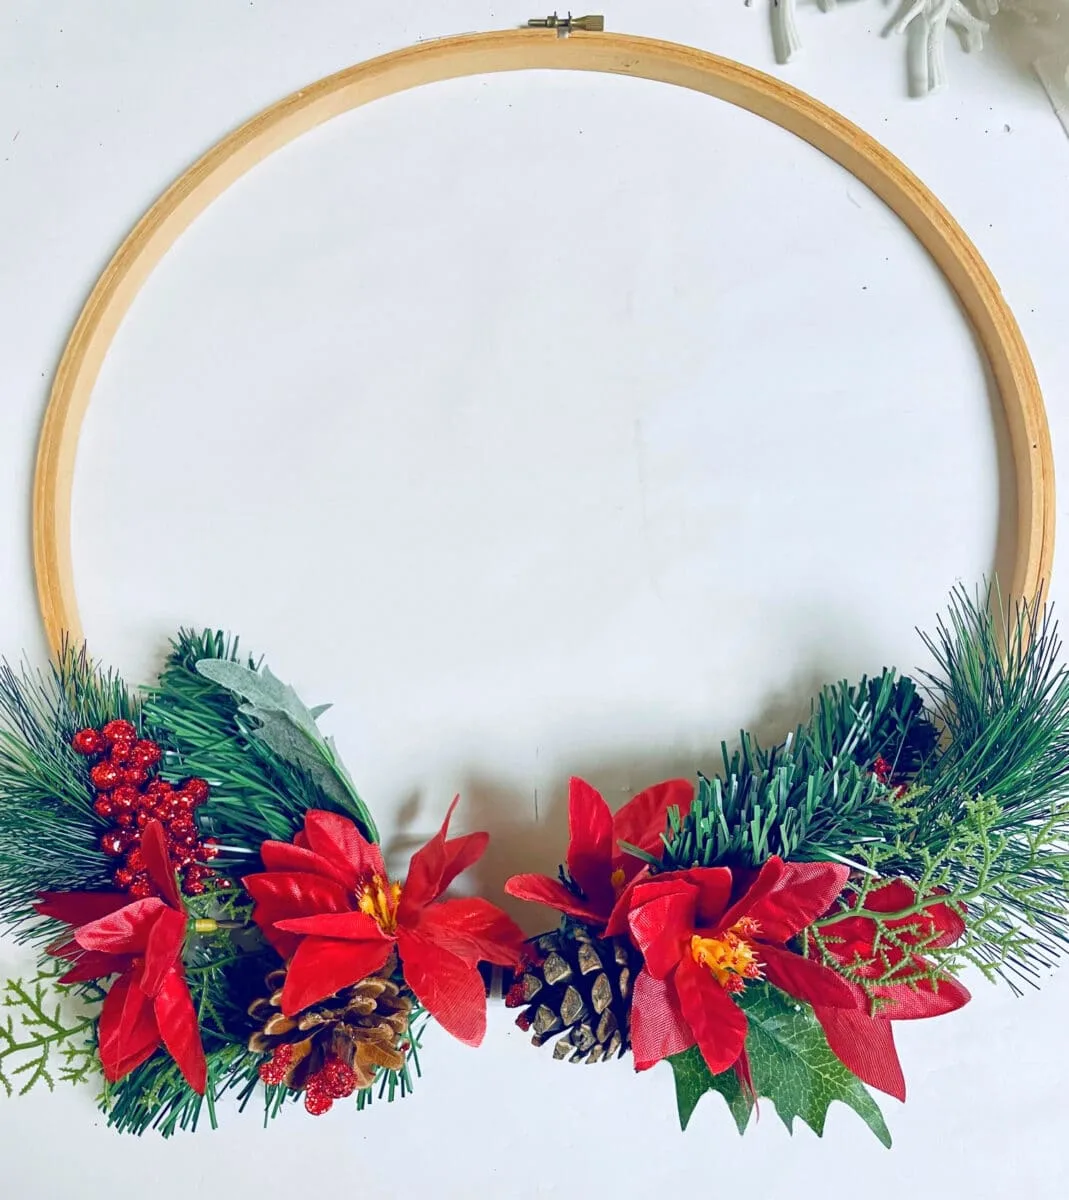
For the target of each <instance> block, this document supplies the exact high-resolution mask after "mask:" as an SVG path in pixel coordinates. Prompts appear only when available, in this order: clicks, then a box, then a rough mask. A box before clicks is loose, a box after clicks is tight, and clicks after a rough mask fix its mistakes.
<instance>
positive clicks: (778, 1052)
mask: <svg viewBox="0 0 1069 1200" xmlns="http://www.w3.org/2000/svg"><path fill="white" fill-rule="evenodd" d="M737 1000H738V1004H739V1007H740V1008H742V1009H743V1010H744V1011H745V1013H746V1020H747V1022H748V1025H749V1030H748V1033H747V1037H746V1055H747V1059H748V1062H749V1069H750V1075H751V1079H752V1082H753V1092H752V1093H751V1092H750V1091H749V1090H748V1088H747V1086H746V1085H745V1084H743V1083H742V1082H741V1081H740V1080H739V1077H738V1075H737V1074H736V1073H735V1071H734V1070H731V1071H726V1072H724V1073H723V1074H722V1075H713V1074H712V1073H711V1072H710V1070H709V1068H708V1067H707V1066H706V1065H705V1060H704V1059H703V1058H702V1056H701V1052H700V1051H699V1050H698V1049H697V1047H692V1048H691V1049H690V1050H687V1051H685V1052H684V1053H683V1054H678V1055H674V1056H673V1057H672V1058H670V1059H669V1063H670V1064H671V1066H672V1071H673V1073H674V1076H675V1084H676V1102H677V1105H678V1108H679V1120H680V1125H681V1126H682V1127H683V1128H684V1129H685V1128H686V1126H687V1123H688V1122H689V1121H690V1118H691V1116H692V1114H693V1112H694V1109H695V1107H696V1106H697V1103H698V1101H699V1100H700V1099H701V1097H702V1096H703V1095H704V1094H705V1093H706V1092H708V1091H717V1092H720V1094H721V1095H723V1097H724V1099H725V1100H726V1101H727V1104H728V1108H729V1109H730V1111H731V1115H732V1116H733V1117H734V1119H735V1123H736V1125H737V1126H738V1129H739V1132H740V1133H743V1132H745V1130H746V1126H747V1125H748V1124H749V1120H750V1115H751V1113H752V1111H753V1108H754V1106H755V1104H756V1100H757V1098H758V1097H761V1096H764V1097H767V1098H768V1099H769V1100H771V1101H772V1103H773V1104H774V1105H775V1108H776V1112H777V1113H778V1114H779V1117H780V1119H781V1120H782V1121H783V1123H784V1125H786V1126H787V1128H788V1129H789V1130H792V1131H793V1127H794V1121H795V1120H796V1119H800V1120H802V1121H804V1122H805V1123H806V1124H807V1125H808V1126H809V1127H810V1128H811V1129H812V1130H813V1131H814V1132H815V1133H816V1134H818V1135H820V1134H823V1132H824V1123H825V1121H826V1120H827V1115H828V1108H829V1107H830V1106H831V1104H832V1103H833V1102H834V1101H836V1100H839V1101H841V1102H842V1103H843V1104H846V1105H848V1106H849V1107H850V1108H852V1109H853V1110H854V1111H855V1112H856V1113H857V1114H858V1116H859V1117H861V1119H862V1120H863V1121H864V1122H865V1124H866V1125H868V1127H869V1128H870V1129H871V1130H872V1132H873V1133H874V1134H875V1135H876V1136H877V1137H878V1138H879V1139H880V1141H881V1142H882V1143H883V1144H884V1145H885V1146H890V1145H891V1135H890V1133H889V1132H888V1129H887V1125H886V1124H885V1123H884V1119H883V1115H882V1114H881V1112H880V1109H879V1106H878V1105H877V1104H876V1101H875V1100H873V1098H872V1096H871V1094H870V1093H869V1091H868V1089H867V1088H866V1087H865V1085H864V1084H863V1083H862V1082H861V1080H860V1079H858V1078H857V1076H856V1075H854V1074H853V1073H852V1072H850V1071H849V1070H847V1068H846V1067H844V1066H843V1064H842V1063H841V1062H840V1061H839V1060H838V1059H837V1058H836V1057H835V1055H834V1054H833V1053H832V1052H831V1050H830V1049H829V1048H828V1043H827V1040H826V1039H825V1037H824V1033H823V1031H822V1030H821V1028H820V1025H819V1024H818V1022H817V1019H816V1017H815V1016H814V1015H813V1011H812V1009H811V1008H810V1007H809V1006H808V1005H807V1004H802V1003H801V1002H799V1001H797V1000H792V999H791V998H790V997H789V996H786V995H784V993H783V992H781V991H779V990H778V989H777V988H774V987H772V986H770V985H769V984H767V983H760V982H757V983H752V984H750V985H749V986H748V987H747V988H746V990H745V992H743V993H741V994H740V995H739V996H738V998H737Z"/></svg>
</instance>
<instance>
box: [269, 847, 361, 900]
mask: <svg viewBox="0 0 1069 1200" xmlns="http://www.w3.org/2000/svg"><path fill="white" fill-rule="evenodd" d="M260 858H261V859H262V861H263V864H264V866H265V867H266V868H267V869H268V871H299V872H302V873H304V874H309V875H322V876H324V878H326V879H333V880H335V881H336V882H337V883H340V884H341V885H342V886H343V887H344V888H346V889H348V886H349V880H350V879H351V878H352V874H353V873H352V870H351V869H350V868H349V867H346V868H345V869H344V870H342V868H341V867H336V866H334V864H333V863H332V862H331V861H330V859H328V858H324V857H323V855H322V854H316V852H315V851H314V850H309V849H308V848H307V846H296V845H294V844H293V843H292V842H263V843H261V845H260Z"/></svg>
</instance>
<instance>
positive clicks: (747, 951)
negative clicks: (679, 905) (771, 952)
mask: <svg viewBox="0 0 1069 1200" xmlns="http://www.w3.org/2000/svg"><path fill="white" fill-rule="evenodd" d="M759 932H760V926H759V925H758V924H757V922H756V921H754V920H752V919H751V918H750V917H743V918H742V920H741V921H737V922H736V923H735V924H734V925H732V927H731V928H730V929H728V930H727V931H726V932H724V933H722V934H720V936H719V937H701V936H700V935H699V934H697V933H696V934H694V935H693V936H692V937H691V939H690V953H691V957H692V958H693V959H694V961H695V962H696V963H700V964H701V965H702V966H703V967H705V968H706V969H707V970H708V971H709V972H710V973H711V974H712V976H713V978H714V979H715V980H716V982H717V983H719V984H720V986H721V987H722V988H723V989H724V991H725V992H741V991H742V990H743V989H744V988H745V987H746V980H747V979H760V978H761V963H760V960H759V959H758V957H757V951H756V950H755V949H754V947H753V944H752V943H751V942H750V941H749V940H748V939H749V938H752V937H755V936H756V935H757V934H758V933H759Z"/></svg>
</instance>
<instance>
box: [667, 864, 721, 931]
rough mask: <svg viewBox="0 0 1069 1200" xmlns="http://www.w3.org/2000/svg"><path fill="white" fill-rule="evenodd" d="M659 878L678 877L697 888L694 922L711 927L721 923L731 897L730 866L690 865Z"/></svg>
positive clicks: (698, 925) (698, 926)
mask: <svg viewBox="0 0 1069 1200" xmlns="http://www.w3.org/2000/svg"><path fill="white" fill-rule="evenodd" d="M657 878H658V879H678V880H680V881H682V882H683V883H688V884H690V885H691V887H694V888H697V891H698V898H697V900H696V902H695V906H694V924H695V927H697V928H711V927H714V926H717V925H719V924H720V922H721V920H722V919H723V916H724V910H725V909H726V908H727V905H728V901H729V900H730V899H731V887H732V873H731V871H730V869H729V868H728V867H689V868H688V869H687V870H685V871H666V872H665V873H664V874H663V875H658V876H657Z"/></svg>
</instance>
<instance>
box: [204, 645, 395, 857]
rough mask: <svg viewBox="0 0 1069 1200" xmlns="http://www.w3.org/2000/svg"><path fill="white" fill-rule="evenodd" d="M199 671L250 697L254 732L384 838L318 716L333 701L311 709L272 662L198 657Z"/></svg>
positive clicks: (244, 709)
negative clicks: (254, 664)
mask: <svg viewBox="0 0 1069 1200" xmlns="http://www.w3.org/2000/svg"><path fill="white" fill-rule="evenodd" d="M197 671H198V672H199V674H201V675H203V676H204V677H205V679H210V680H211V681H212V682H213V683H216V684H218V685H219V686H220V687H223V688H226V689H227V691H229V692H232V693H233V694H234V695H235V696H238V697H240V698H241V699H242V700H244V701H245V703H244V704H242V705H241V706H240V708H239V709H238V711H239V712H240V713H241V714H242V715H244V716H247V717H251V718H252V719H253V721H254V722H255V724H254V725H252V726H251V727H250V728H249V736H250V737H254V738H257V739H258V740H259V741H261V742H263V743H264V745H265V746H267V747H268V748H269V749H270V750H271V751H272V753H274V754H276V755H277V756H278V757H279V758H281V759H283V760H284V761H285V762H288V763H292V764H293V765H294V766H297V767H300V768H301V769H302V770H304V771H305V772H306V773H307V774H308V775H309V776H310V777H311V778H312V780H313V781H314V782H315V783H316V784H318V786H319V787H320V789H321V790H322V791H323V793H324V794H325V795H326V796H328V797H329V798H330V799H331V800H333V801H334V803H335V804H337V805H338V807H339V808H340V809H342V811H344V812H347V813H350V814H351V815H353V816H355V817H356V819H357V820H358V821H359V822H360V823H361V824H362V825H363V826H364V830H365V832H366V833H367V835H368V837H369V838H370V839H371V840H372V841H375V842H377V841H378V840H379V834H378V830H377V829H376V828H375V822H374V821H373V820H372V817H371V813H370V812H369V811H368V809H367V806H366V805H365V804H364V802H363V800H361V799H360V796H359V793H358V792H357V790H356V786H355V784H354V783H353V781H352V777H351V776H350V775H349V772H348V771H347V770H346V769H345V767H344V765H343V764H342V761H341V759H340V758H339V757H338V753H337V750H336V748H335V746H334V742H333V740H332V739H331V738H325V737H324V736H323V734H322V733H320V731H319V727H318V726H317V725H316V717H317V716H318V715H319V714H320V713H322V712H323V711H324V710H325V708H326V707H327V706H325V705H321V706H320V707H319V708H317V709H314V710H313V709H310V708H309V707H308V706H307V705H306V704H305V703H304V701H303V700H302V699H301V698H300V696H298V695H297V693H296V692H295V691H294V690H293V688H292V687H290V686H289V684H286V683H283V682H282V681H281V680H280V679H278V678H276V677H275V676H274V675H273V674H272V673H271V672H270V671H269V670H268V669H267V667H264V668H263V669H262V670H259V671H254V670H252V669H251V668H249V667H246V666H243V665H242V664H241V663H237V662H232V661H230V660H228V659H224V658H202V659H199V660H198V661H197Z"/></svg>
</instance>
